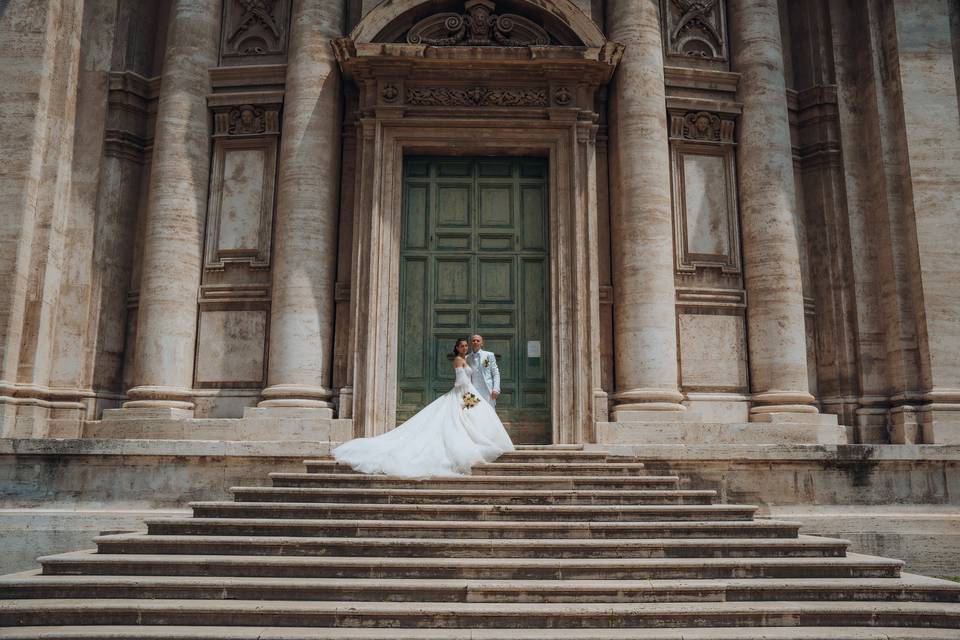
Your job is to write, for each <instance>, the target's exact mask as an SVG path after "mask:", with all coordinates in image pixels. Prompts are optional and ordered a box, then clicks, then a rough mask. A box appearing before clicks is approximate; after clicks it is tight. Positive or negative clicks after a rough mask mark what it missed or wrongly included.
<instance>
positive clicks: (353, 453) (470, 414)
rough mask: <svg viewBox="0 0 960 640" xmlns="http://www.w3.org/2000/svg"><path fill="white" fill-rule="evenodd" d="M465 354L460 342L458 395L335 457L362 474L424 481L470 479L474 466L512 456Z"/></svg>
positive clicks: (456, 347)
mask: <svg viewBox="0 0 960 640" xmlns="http://www.w3.org/2000/svg"><path fill="white" fill-rule="evenodd" d="M466 354H467V341H466V339H464V338H461V339H460V340H457V343H456V344H455V345H454V347H453V370H454V376H455V377H454V384H453V389H451V390H450V391H448V392H447V393H445V394H444V395H442V396H440V397H439V398H437V399H436V400H434V401H433V402H431V403H430V404H428V405H427V406H426V407H424V408H423V409H421V410H420V412H419V413H417V414H416V415H415V416H413V417H412V418H410V419H409V420H407V421H406V422H404V423H403V424H402V425H400V426H399V427H397V428H396V429H394V430H393V431H388V432H387V433H384V434H383V435H379V436H377V437H375V438H356V439H354V440H351V441H349V442H345V443H344V444H342V445H340V446H339V447H337V448H336V449H334V450H333V457H334V458H336V459H337V460H338V461H339V462H343V463H345V464H348V465H350V466H351V467H353V469H354V470H356V471H360V472H362V473H382V474H387V475H393V476H406V477H414V478H423V477H430V476H456V475H464V474H469V473H470V467H472V466H473V465H474V464H475V463H477V462H484V461H485V462H492V461H493V460H496V459H497V458H499V457H500V455H501V454H503V453H504V452H506V451H513V443H512V442H511V441H510V436H508V435H507V431H506V429H504V427H503V423H502V422H500V418H498V417H497V413H496V411H494V409H493V407H492V406H491V405H490V404H489V403H487V402H486V401H485V400H483V399H482V398H481V397H480V394H479V392H478V391H477V389H476V387H474V386H473V383H472V382H470V378H471V376H472V374H473V371H472V369H470V367H469V366H468V365H467V361H466V358H465V356H466Z"/></svg>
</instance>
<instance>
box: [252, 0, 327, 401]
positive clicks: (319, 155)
mask: <svg viewBox="0 0 960 640" xmlns="http://www.w3.org/2000/svg"><path fill="white" fill-rule="evenodd" d="M344 5H345V3H344V2H342V0H296V2H294V10H293V21H292V24H293V27H292V31H291V34H290V58H289V63H288V67H287V86H286V98H285V100H284V114H283V131H282V137H281V141H280V178H279V182H278V189H277V218H276V231H275V236H274V247H273V251H272V254H273V256H274V264H273V302H272V307H271V316H270V363H269V367H268V371H267V382H268V384H269V386H268V387H267V388H266V389H264V391H263V398H264V399H263V401H262V402H261V403H260V405H259V406H260V407H301V408H314V409H320V410H321V411H322V413H321V415H322V416H325V417H331V416H332V415H333V414H332V409H331V408H332V406H333V404H332V403H331V402H330V399H331V396H332V395H333V391H332V390H331V388H330V376H331V372H332V364H333V311H334V284H335V278H336V269H337V212H338V201H337V199H338V189H339V186H340V180H339V179H338V175H339V171H340V133H341V132H340V119H341V117H340V71H339V69H338V67H337V62H336V59H335V58H334V56H333V49H332V47H331V45H330V41H331V39H332V38H335V37H337V36H339V35H341V34H342V31H343V22H344Z"/></svg>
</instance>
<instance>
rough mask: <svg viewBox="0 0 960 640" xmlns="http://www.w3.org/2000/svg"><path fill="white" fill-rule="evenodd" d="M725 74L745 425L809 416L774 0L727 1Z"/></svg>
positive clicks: (786, 121) (791, 176) (790, 159)
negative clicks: (734, 143)
mask: <svg viewBox="0 0 960 640" xmlns="http://www.w3.org/2000/svg"><path fill="white" fill-rule="evenodd" d="M729 10H730V25H731V26H730V35H731V42H732V45H731V49H732V51H733V70H734V71H737V72H739V73H740V74H741V79H740V89H739V97H740V101H741V102H742V103H743V116H742V119H741V124H740V138H739V146H738V148H737V164H738V170H739V182H740V185H739V194H740V215H741V226H742V230H743V260H744V277H745V284H746V289H747V322H748V327H749V329H748V332H747V333H748V335H749V351H750V376H751V385H752V392H753V397H752V399H753V403H754V406H753V408H752V409H751V419H753V420H768V419H770V418H771V414H778V413H779V414H784V413H786V414H795V415H794V417H795V418H797V419H800V418H802V414H811V413H817V409H816V407H814V406H813V404H812V403H813V400H814V398H813V396H812V395H810V392H809V386H808V379H807V352H806V332H805V329H804V309H803V288H802V282H801V274H800V254H799V247H798V236H797V220H796V206H797V205H796V194H795V187H794V174H793V157H792V150H791V145H790V128H789V114H788V111H787V98H786V87H785V82H784V61H783V51H782V45H781V40H780V16H779V13H778V7H777V0H731V1H730V3H729Z"/></svg>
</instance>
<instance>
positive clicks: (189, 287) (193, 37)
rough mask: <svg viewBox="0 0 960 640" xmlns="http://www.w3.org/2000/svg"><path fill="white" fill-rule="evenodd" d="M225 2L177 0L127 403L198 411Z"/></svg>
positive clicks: (166, 61) (164, 76)
mask: <svg viewBox="0 0 960 640" xmlns="http://www.w3.org/2000/svg"><path fill="white" fill-rule="evenodd" d="M220 8H221V2H220V1H219V0H174V2H173V6H172V7H171V11H170V25H169V35H168V41H167V51H166V57H165V59H164V65H163V74H162V78H161V89H160V100H159V104H158V107H157V124H156V129H155V133H154V140H155V141H156V142H155V145H154V150H153V164H152V166H153V169H152V173H151V178H150V195H149V197H148V204H147V221H146V236H145V239H144V256H143V277H142V279H141V282H140V301H139V311H138V316H137V337H136V344H135V346H134V349H135V351H134V358H135V365H134V366H135V370H134V376H133V378H134V381H135V386H134V387H133V388H132V389H130V390H129V391H128V392H127V395H128V396H129V397H130V401H129V402H127V403H126V404H124V407H125V408H138V407H149V408H166V409H181V410H192V409H193V402H192V395H191V391H190V389H191V387H192V386H193V363H194V349H195V347H196V336H197V290H198V287H199V286H200V270H201V260H202V254H203V230H204V220H205V215H206V209H207V185H208V180H209V170H210V131H209V125H208V121H209V116H208V113H207V103H206V97H207V94H208V93H209V92H210V80H209V70H210V68H211V67H213V66H216V64H217V43H218V40H219V37H218V36H219V33H220Z"/></svg>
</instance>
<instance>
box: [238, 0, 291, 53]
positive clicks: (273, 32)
mask: <svg viewBox="0 0 960 640" xmlns="http://www.w3.org/2000/svg"><path fill="white" fill-rule="evenodd" d="M289 5H290V0H228V2H227V3H226V5H225V8H224V29H223V42H222V48H221V58H224V59H229V58H245V57H256V58H263V57H265V56H266V57H272V58H280V59H282V57H283V55H284V53H285V50H286V44H287V43H286V39H287V34H286V31H287V29H286V26H287V17H288V15H289Z"/></svg>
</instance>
